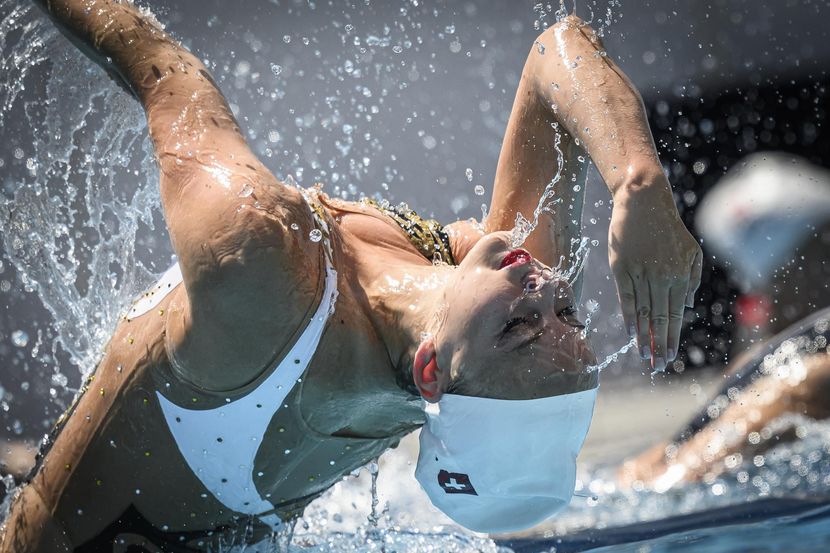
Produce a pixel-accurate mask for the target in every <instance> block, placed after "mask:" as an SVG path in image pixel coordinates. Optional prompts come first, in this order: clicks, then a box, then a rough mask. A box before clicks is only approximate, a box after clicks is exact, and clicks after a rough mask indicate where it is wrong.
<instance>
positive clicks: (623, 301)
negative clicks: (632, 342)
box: [616, 272, 637, 338]
mask: <svg viewBox="0 0 830 553" xmlns="http://www.w3.org/2000/svg"><path fill="white" fill-rule="evenodd" d="M616 281H617V295H618V296H619V298H620V308H621V309H622V316H623V324H624V325H625V330H626V332H628V337H629V338H633V337H634V336H635V335H636V334H637V296H636V295H635V294H634V283H633V282H632V280H631V277H630V276H629V275H628V273H626V272H623V273H621V274H619V275H617V278H616Z"/></svg>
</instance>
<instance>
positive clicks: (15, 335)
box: [12, 330, 29, 348]
mask: <svg viewBox="0 0 830 553" xmlns="http://www.w3.org/2000/svg"><path fill="white" fill-rule="evenodd" d="M28 343H29V335H28V334H26V333H25V332H24V331H22V330H15V331H14V332H12V344H14V345H15V346H17V347H19V348H25V347H26V344H28Z"/></svg>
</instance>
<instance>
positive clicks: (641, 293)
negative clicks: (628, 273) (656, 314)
mask: <svg viewBox="0 0 830 553" xmlns="http://www.w3.org/2000/svg"><path fill="white" fill-rule="evenodd" d="M632 279H633V281H634V296H635V297H636V301H637V345H638V347H639V351H640V357H642V358H643V359H651V335H650V334H649V329H650V323H651V296H650V294H649V290H648V281H646V279H644V278H643V277H640V276H635V277H632Z"/></svg>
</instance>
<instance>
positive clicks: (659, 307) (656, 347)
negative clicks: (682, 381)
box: [649, 281, 669, 372]
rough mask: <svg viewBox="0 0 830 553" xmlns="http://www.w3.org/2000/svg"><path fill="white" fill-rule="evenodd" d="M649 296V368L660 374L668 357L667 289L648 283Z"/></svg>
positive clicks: (661, 285)
mask: <svg viewBox="0 0 830 553" xmlns="http://www.w3.org/2000/svg"><path fill="white" fill-rule="evenodd" d="M649 294H650V297H651V341H652V360H651V367H652V368H653V369H654V370H655V371H661V372H662V371H665V370H666V359H667V357H668V352H667V345H666V344H667V341H668V335H669V287H668V286H666V285H665V284H662V283H659V282H655V281H650V282H649Z"/></svg>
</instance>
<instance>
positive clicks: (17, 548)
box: [0, 484, 72, 553]
mask: <svg viewBox="0 0 830 553" xmlns="http://www.w3.org/2000/svg"><path fill="white" fill-rule="evenodd" d="M71 551H72V545H71V544H70V542H69V538H68V537H67V535H66V532H65V531H64V529H63V528H62V527H61V525H60V524H59V523H58V522H57V521H56V520H55V519H54V518H53V517H52V514H51V512H50V511H49V508H48V507H47V506H46V504H45V503H44V502H43V498H41V496H40V494H39V493H38V492H37V489H36V488H35V487H34V486H33V485H31V484H28V485H26V486H25V487H24V488H23V490H21V492H20V494H19V495H18V496H17V498H15V500H14V502H13V504H12V508H11V511H10V512H9V517H8V518H7V519H6V523H5V526H4V529H3V533H2V536H0V553H71Z"/></svg>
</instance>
